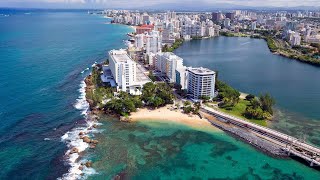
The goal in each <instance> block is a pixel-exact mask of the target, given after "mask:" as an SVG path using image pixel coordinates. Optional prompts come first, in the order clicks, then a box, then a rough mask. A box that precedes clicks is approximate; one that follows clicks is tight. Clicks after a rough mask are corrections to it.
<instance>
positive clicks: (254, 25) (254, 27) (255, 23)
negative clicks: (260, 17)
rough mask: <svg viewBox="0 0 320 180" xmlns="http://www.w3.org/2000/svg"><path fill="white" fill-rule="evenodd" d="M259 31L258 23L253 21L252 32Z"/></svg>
mask: <svg viewBox="0 0 320 180" xmlns="http://www.w3.org/2000/svg"><path fill="white" fill-rule="evenodd" d="M256 29H257V22H256V21H253V22H252V23H251V30H256Z"/></svg>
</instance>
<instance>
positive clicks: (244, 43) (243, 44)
mask: <svg viewBox="0 0 320 180" xmlns="http://www.w3.org/2000/svg"><path fill="white" fill-rule="evenodd" d="M250 43H251V42H244V43H241V44H240V45H246V44H250Z"/></svg>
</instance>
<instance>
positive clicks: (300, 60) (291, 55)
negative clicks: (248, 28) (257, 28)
mask: <svg viewBox="0 0 320 180" xmlns="http://www.w3.org/2000/svg"><path fill="white" fill-rule="evenodd" d="M220 36H224V37H237V38H252V39H263V40H264V41H265V42H266V43H267V45H268V49H269V51H270V52H271V53H272V54H273V55H277V56H281V57H285V58H288V59H290V60H295V61H298V62H300V63H304V64H309V65H312V66H316V67H319V66H320V63H319V62H320V60H319V62H315V61H308V60H305V59H302V58H299V57H297V55H295V54H285V53H284V52H281V51H280V52H279V51H278V50H276V51H275V50H272V49H271V48H270V45H269V43H268V40H267V37H260V36H259V37H256V36H249V35H248V36H240V35H239V36H237V35H233V36H228V35H225V34H221V35H220Z"/></svg>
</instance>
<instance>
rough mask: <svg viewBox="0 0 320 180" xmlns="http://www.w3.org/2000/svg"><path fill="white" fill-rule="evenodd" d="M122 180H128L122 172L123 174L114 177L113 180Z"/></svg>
mask: <svg viewBox="0 0 320 180" xmlns="http://www.w3.org/2000/svg"><path fill="white" fill-rule="evenodd" d="M122 179H127V178H126V173H125V172H121V173H119V174H117V175H116V176H114V178H113V180H122Z"/></svg>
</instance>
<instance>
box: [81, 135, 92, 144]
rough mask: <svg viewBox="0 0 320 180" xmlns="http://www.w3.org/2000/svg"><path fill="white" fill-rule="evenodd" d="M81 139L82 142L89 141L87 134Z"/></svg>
mask: <svg viewBox="0 0 320 180" xmlns="http://www.w3.org/2000/svg"><path fill="white" fill-rule="evenodd" d="M82 140H83V142H86V143H90V142H91V140H90V138H88V137H87V136H85V137H83V139H82Z"/></svg>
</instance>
